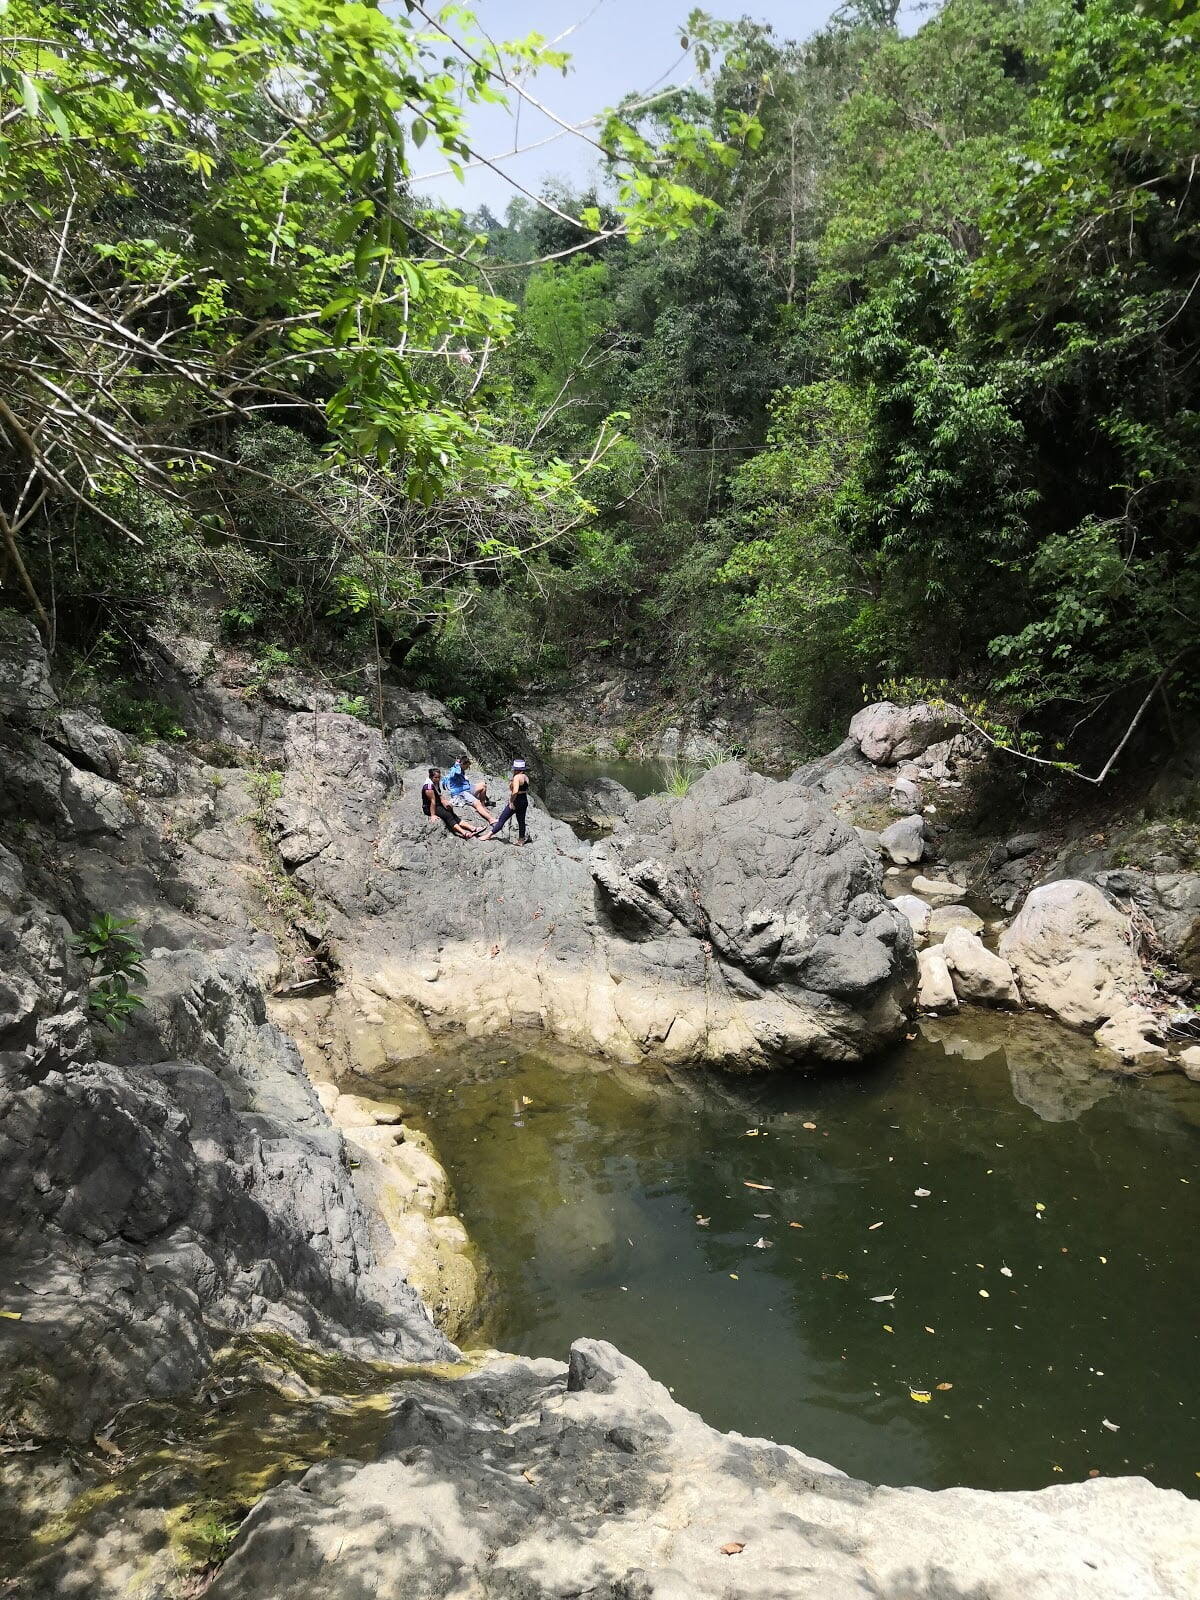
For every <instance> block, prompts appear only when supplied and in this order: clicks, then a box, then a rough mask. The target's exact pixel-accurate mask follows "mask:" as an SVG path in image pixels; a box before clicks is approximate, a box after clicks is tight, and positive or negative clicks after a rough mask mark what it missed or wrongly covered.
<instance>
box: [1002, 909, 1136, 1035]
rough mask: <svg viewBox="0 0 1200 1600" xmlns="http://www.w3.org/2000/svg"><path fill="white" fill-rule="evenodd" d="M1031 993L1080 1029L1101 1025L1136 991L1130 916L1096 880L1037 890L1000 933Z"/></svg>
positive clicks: (1025, 988) (1005, 953)
mask: <svg viewBox="0 0 1200 1600" xmlns="http://www.w3.org/2000/svg"><path fill="white" fill-rule="evenodd" d="M1000 954H1001V955H1002V956H1003V957H1004V958H1005V960H1006V961H1008V962H1009V963H1010V964H1011V966H1012V968H1013V971H1014V973H1015V974H1016V977H1017V979H1018V981H1019V983H1020V985H1021V990H1022V993H1023V994H1024V996H1025V999H1026V1000H1027V1001H1028V1002H1029V1004H1031V1005H1035V1006H1041V1007H1043V1008H1044V1009H1045V1010H1047V1011H1050V1012H1053V1014H1054V1015H1055V1016H1057V1017H1061V1019H1062V1020H1063V1021H1064V1022H1066V1023H1069V1024H1070V1025H1071V1026H1072V1027H1075V1028H1097V1027H1099V1025H1100V1024H1101V1023H1102V1022H1105V1021H1107V1020H1108V1018H1109V1017H1111V1016H1113V1015H1114V1013H1116V1012H1117V1011H1119V1010H1121V1009H1122V1007H1124V1006H1126V1005H1128V1004H1130V1002H1131V1001H1133V1000H1135V999H1136V997H1137V993H1138V989H1139V987H1140V986H1141V984H1142V981H1143V980H1142V969H1141V966H1140V964H1139V962H1138V959H1137V957H1136V956H1135V955H1134V952H1133V948H1132V945H1131V942H1130V925H1129V918H1128V917H1127V916H1125V915H1124V914H1123V913H1122V912H1120V911H1118V910H1117V908H1116V907H1115V906H1114V905H1113V904H1112V903H1111V901H1109V900H1108V899H1106V897H1105V896H1104V895H1103V894H1102V893H1101V891H1100V890H1099V889H1098V888H1097V887H1096V885H1095V884H1094V883H1084V882H1082V881H1081V880H1079V879H1073V878H1063V879H1060V880H1059V881H1058V882H1057V883H1047V884H1043V885H1042V886H1041V888H1038V889H1034V890H1033V891H1032V893H1031V894H1030V895H1029V897H1028V898H1027V899H1026V901H1025V904H1024V905H1023V906H1022V907H1021V910H1020V912H1019V913H1018V914H1017V916H1016V917H1015V918H1014V920H1013V922H1012V924H1011V926H1010V927H1008V928H1007V929H1006V930H1005V932H1004V934H1003V935H1002V936H1001V939H1000Z"/></svg>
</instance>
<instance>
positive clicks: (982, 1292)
mask: <svg viewBox="0 0 1200 1600" xmlns="http://www.w3.org/2000/svg"><path fill="white" fill-rule="evenodd" d="M979 1298H980V1299H981V1300H990V1299H991V1298H992V1297H991V1295H990V1294H989V1293H988V1292H987V1290H986V1289H980V1291H979Z"/></svg>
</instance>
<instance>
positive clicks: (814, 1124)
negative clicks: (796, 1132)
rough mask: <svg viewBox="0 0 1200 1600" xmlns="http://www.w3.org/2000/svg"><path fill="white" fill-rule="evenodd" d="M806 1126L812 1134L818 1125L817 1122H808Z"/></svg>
mask: <svg viewBox="0 0 1200 1600" xmlns="http://www.w3.org/2000/svg"><path fill="white" fill-rule="evenodd" d="M804 1126H805V1127H806V1128H807V1129H809V1131H810V1132H811V1131H812V1130H813V1129H814V1128H815V1127H816V1126H817V1125H816V1123H815V1122H806V1123H805V1124H804Z"/></svg>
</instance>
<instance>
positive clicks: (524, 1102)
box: [521, 1094, 533, 1106]
mask: <svg viewBox="0 0 1200 1600" xmlns="http://www.w3.org/2000/svg"><path fill="white" fill-rule="evenodd" d="M521 1104H522V1105H523V1106H531V1105H532V1104H533V1101H532V1100H531V1099H530V1098H529V1096H528V1095H527V1094H523V1095H522V1096H521Z"/></svg>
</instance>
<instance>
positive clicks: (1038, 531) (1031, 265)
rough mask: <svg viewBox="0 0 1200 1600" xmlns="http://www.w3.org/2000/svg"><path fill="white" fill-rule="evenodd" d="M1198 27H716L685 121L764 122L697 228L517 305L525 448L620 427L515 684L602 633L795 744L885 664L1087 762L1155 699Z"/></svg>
mask: <svg viewBox="0 0 1200 1600" xmlns="http://www.w3.org/2000/svg"><path fill="white" fill-rule="evenodd" d="M1196 16H1197V12H1196V7H1195V5H1194V4H1193V3H1191V0H1142V3H1139V4H1129V3H1125V0H1087V3H1086V4H1079V5H1074V4H1068V3H1063V0H1025V3H1020V0H948V3H947V4H946V5H945V7H944V9H943V10H942V11H941V12H940V13H939V14H938V15H937V16H936V17H934V18H933V19H932V20H930V21H928V22H926V23H925V25H924V26H923V27H921V29H920V30H919V31H918V32H917V33H916V34H914V35H913V36H911V37H900V36H899V35H897V34H896V32H895V31H894V29H893V28H892V27H891V26H890V25H889V23H888V19H886V18H884V19H883V21H882V25H881V23H880V20H879V19H877V18H871V17H870V16H868V15H865V14H864V13H863V12H861V11H856V12H852V14H850V15H846V14H842V15H841V16H840V17H839V19H838V20H836V21H835V22H834V23H833V24H831V26H830V27H829V28H828V29H827V30H826V31H825V32H823V33H821V34H820V35H818V36H817V37H816V38H814V39H812V40H810V41H808V42H807V43H805V44H802V45H794V44H783V43H780V42H778V41H776V40H775V39H774V38H773V37H771V36H770V35H769V34H768V33H767V32H766V31H765V30H763V29H761V28H757V27H754V26H753V25H750V24H747V23H743V24H739V25H738V26H737V27H735V28H733V29H730V30H727V32H726V34H725V36H724V39H723V44H724V58H723V65H722V67H721V69H720V71H719V72H718V73H717V75H716V77H715V79H714V80H713V82H712V83H711V85H710V92H709V93H708V94H707V95H705V96H696V95H693V96H691V97H690V98H689V100H688V102H687V104H686V107H684V108H683V109H684V110H686V114H688V115H691V116H693V117H695V118H696V119H698V120H703V119H705V118H708V119H712V123H713V125H717V124H719V121H720V117H721V115H722V112H723V111H724V110H725V108H727V107H729V106H731V105H732V106H736V107H738V108H739V109H741V110H743V111H747V110H752V111H753V112H754V113H755V115H756V117H757V119H758V122H759V125H760V127H761V130H762V136H761V139H760V141H759V142H758V144H757V146H756V148H755V149H754V150H753V151H752V152H750V153H749V154H748V155H747V157H746V158H745V159H744V160H743V161H741V162H740V163H739V164H738V165H737V167H736V168H735V169H733V170H732V171H729V172H722V173H721V174H720V175H719V176H718V178H717V180H716V182H715V183H714V184H713V186H712V187H711V190H710V192H711V194H712V196H713V198H714V199H715V200H716V201H717V202H718V204H719V205H720V206H721V208H722V211H721V215H720V216H719V218H718V219H717V221H716V223H715V224H714V225H713V226H711V227H710V228H709V229H708V230H707V231H706V232H705V233H704V234H702V235H698V234H696V233H694V232H693V233H691V234H685V235H682V236H680V237H679V238H678V239H676V240H675V241H674V242H673V243H671V244H668V245H666V246H663V245H661V244H658V243H656V244H655V245H653V246H645V245H638V244H636V243H635V244H627V245H622V246H621V248H620V249H619V250H617V251H615V252H614V251H611V250H610V251H609V253H608V254H607V256H606V258H605V263H604V267H603V272H602V275H601V274H600V271H599V269H597V268H596V267H594V266H592V267H587V268H580V267H578V266H570V265H568V266H565V267H563V266H560V267H556V268H554V269H553V274H554V275H553V277H552V278H551V277H549V276H548V272H547V271H543V272H539V273H536V274H535V275H534V276H533V277H532V278H531V279H530V280H529V282H528V286H527V288H526V293H525V304H526V307H527V311H526V315H525V317H524V319H523V320H519V321H518V330H517V336H516V351H517V355H516V359H515V363H514V368H513V382H514V387H515V388H516V390H517V391H518V393H519V394H520V395H521V396H522V397H523V398H524V400H525V401H526V403H528V404H529V405H530V406H531V407H533V408H538V407H543V406H546V405H547V404H548V403H549V391H550V387H551V386H548V385H543V386H542V387H540V388H538V387H537V386H534V385H531V384H529V383H527V382H525V383H523V382H522V379H521V376H520V374H521V371H522V362H523V361H527V360H528V359H529V358H530V356H531V354H532V352H533V351H534V350H535V349H541V348H542V347H543V345H544V335H543V334H541V333H539V331H538V330H539V329H540V328H542V327H543V326H544V323H545V317H546V305H547V302H548V301H550V300H553V301H554V302H555V303H556V305H557V306H558V308H559V313H558V317H557V320H558V322H559V324H560V325H561V326H564V327H565V326H567V325H569V326H571V328H572V329H573V330H574V331H573V334H572V337H573V339H574V356H573V359H574V360H575V363H576V367H575V371H576V377H575V379H573V380H571V381H569V382H567V383H566V384H565V386H564V380H563V378H562V376H561V373H562V368H561V364H560V365H558V366H556V367H555V369H554V371H555V377H554V383H553V385H552V387H553V390H554V394H555V395H556V397H557V404H558V409H557V411H556V413H555V415H554V416H553V417H552V418H551V419H550V420H548V421H540V422H539V427H540V431H541V436H542V437H544V438H551V439H555V440H558V441H562V440H565V439H568V438H570V437H571V436H572V435H573V434H574V433H575V432H576V431H578V430H580V429H583V428H585V427H587V426H591V425H593V424H594V422H595V419H596V418H597V417H598V416H600V415H603V414H605V413H606V412H624V413H627V414H628V417H629V423H628V428H627V435H628V439H629V441H630V442H629V444H628V446H627V447H626V449H625V451H624V453H623V454H622V455H621V456H620V457H619V463H618V464H614V466H613V473H612V475H613V483H614V490H615V491H616V493H615V495H614V497H613V498H612V499H611V500H609V501H608V502H607V503H603V502H602V503H600V505H599V512H600V514H599V518H598V522H597V525H596V527H595V528H594V529H593V530H592V531H591V532H590V533H589V536H588V538H587V539H586V540H585V541H582V542H581V543H580V545H579V547H578V555H577V558H576V559H575V561H574V562H573V564H572V565H571V566H570V567H569V568H568V569H566V570H564V569H563V568H562V567H561V565H560V564H559V563H558V562H557V561H556V562H554V563H551V564H550V565H549V570H548V571H547V573H546V574H545V575H544V576H543V578H542V579H541V581H540V583H539V590H538V594H539V595H540V596H544V597H545V604H544V610H543V609H542V608H540V607H539V606H538V602H537V596H534V597H533V602H534V604H535V608H536V609H538V610H539V615H541V616H543V617H544V626H542V627H539V628H538V629H536V630H531V633H530V637H531V638H533V639H536V641H537V642H538V647H539V651H540V655H538V656H537V657H536V658H531V660H530V670H534V671H538V670H543V671H544V670H546V668H547V667H548V666H549V665H551V664H552V662H553V659H554V656H553V651H554V649H555V648H558V649H562V650H567V649H578V648H579V647H580V643H579V642H580V641H581V640H582V641H583V642H584V644H586V643H588V642H591V643H592V644H593V645H596V646H598V647H599V648H601V649H607V648H609V641H610V640H612V639H614V638H616V637H617V636H620V637H622V638H623V639H629V638H630V637H632V638H634V639H636V640H637V641H638V643H639V645H640V648H641V649H642V650H643V651H645V652H647V653H649V654H650V655H651V656H652V657H653V658H654V659H656V660H657V661H658V662H659V664H660V667H661V670H662V673H663V676H664V679H665V680H666V681H667V682H668V683H669V684H671V685H673V686H686V685H694V684H695V682H696V676H697V673H698V672H699V673H705V672H710V673H720V674H723V675H725V676H729V675H734V676H737V677H740V678H742V679H743V680H744V681H746V682H748V683H750V684H752V685H755V686H758V687H760V688H765V689H766V690H767V691H768V692H769V693H771V694H772V695H774V696H775V697H777V698H778V699H780V700H781V701H782V702H783V703H784V704H786V705H788V706H790V707H791V708H792V709H793V710H794V711H796V712H798V713H799V715H800V716H801V717H802V718H803V719H804V720H805V721H807V723H808V724H809V726H810V727H813V728H814V729H823V728H824V727H825V726H826V725H829V724H834V723H837V722H839V721H840V720H841V718H842V717H843V715H844V713H845V712H846V711H847V710H848V709H850V708H852V706H853V705H854V704H855V703H857V702H858V700H859V697H860V696H861V694H862V692H863V687H864V685H865V686H868V687H871V686H875V685H878V684H880V683H881V682H884V681H887V680H893V681H894V680H896V679H905V678H913V679H916V678H920V679H923V680H925V681H929V680H930V679H933V680H937V681H949V682H950V683H951V684H952V685H954V686H955V688H956V689H957V691H958V692H960V693H963V694H966V693H970V694H971V695H973V696H974V697H976V698H979V697H986V699H987V700H988V702H989V704H991V705H993V706H995V707H996V708H997V711H998V713H999V714H1001V715H1003V716H1004V717H1005V718H1006V719H1008V720H1009V721H1016V722H1022V723H1023V724H1024V725H1025V726H1026V727H1027V728H1036V729H1040V730H1041V731H1042V733H1043V734H1049V735H1053V736H1055V737H1057V736H1058V735H1060V734H1062V733H1064V732H1065V731H1066V730H1068V729H1069V728H1076V727H1080V728H1082V729H1083V733H1084V735H1085V736H1086V735H1087V734H1088V732H1089V730H1088V727H1087V719H1088V717H1089V716H1090V715H1091V714H1092V713H1094V712H1097V711H1100V712H1101V715H1100V716H1099V717H1098V718H1097V721H1096V724H1095V728H1096V737H1097V739H1098V740H1100V741H1102V740H1103V738H1104V737H1105V736H1106V733H1107V730H1108V729H1109V728H1110V727H1113V726H1116V725H1119V724H1120V720H1121V718H1122V717H1125V718H1126V720H1127V716H1128V713H1129V710H1130V708H1131V707H1136V705H1137V704H1138V703H1139V702H1140V700H1141V699H1142V698H1143V697H1144V695H1145V694H1146V692H1147V691H1148V689H1149V688H1150V687H1151V686H1152V685H1153V684H1154V683H1155V682H1156V681H1157V680H1158V679H1159V678H1160V677H1162V678H1163V688H1164V691H1166V692H1168V693H1170V695H1171V696H1172V697H1173V698H1174V699H1176V700H1178V699H1179V698H1180V697H1183V698H1185V699H1186V697H1187V691H1188V683H1189V680H1193V679H1194V678H1195V673H1196V667H1197V660H1196V657H1195V655H1192V654H1189V652H1190V651H1191V650H1192V649H1193V647H1194V638H1195V620H1194V619H1195V618H1196V617H1197V616H1198V615H1200V570H1198V556H1197V538H1196V513H1197V462H1198V461H1200V451H1198V449H1197V445H1198V444H1200V439H1198V437H1197V400H1198V396H1200V283H1198V279H1200V233H1198V217H1200V211H1198V204H1200V186H1198V185H1197V184H1196V182H1195V179H1196V177H1197V172H1196V161H1197V153H1198V151H1200V138H1198V129H1200V120H1198V106H1197V102H1198V98H1200V48H1198V44H1200V40H1198V39H1197V29H1196ZM517 220H518V222H520V221H522V220H524V219H523V218H522V217H521V216H518V218H517ZM494 247H495V248H496V249H497V250H500V249H502V241H501V242H500V243H498V244H495V245H494ZM585 274H588V275H590V276H588V277H587V279H586V282H585V276H584V275H585ZM585 297H586V304H587V315H586V317H582V316H581V315H580V308H581V306H582V303H583V301H584V299H585ZM568 308H570V310H569V312H568ZM531 313H532V314H531ZM533 360H534V364H535V365H538V364H539V358H538V357H537V356H533ZM541 370H542V371H543V372H544V371H545V367H544V366H542V367H541ZM571 641H575V643H574V644H572V643H571ZM1073 748H1079V749H1080V750H1082V746H1081V745H1079V744H1078V742H1077V745H1076V747H1073ZM1069 753H1071V751H1068V754H1069Z"/></svg>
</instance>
